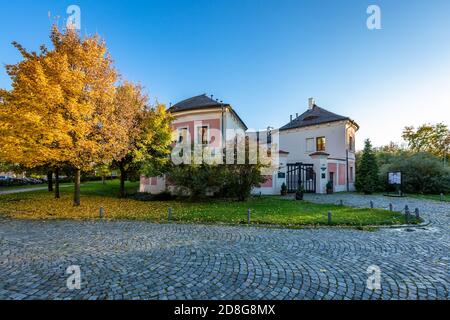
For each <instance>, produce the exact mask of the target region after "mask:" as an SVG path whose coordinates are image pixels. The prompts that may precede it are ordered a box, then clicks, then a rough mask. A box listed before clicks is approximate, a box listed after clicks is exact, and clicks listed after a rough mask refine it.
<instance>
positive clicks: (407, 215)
mask: <svg viewBox="0 0 450 320" xmlns="http://www.w3.org/2000/svg"><path fill="white" fill-rule="evenodd" d="M405 220H406V224H408V223H409V207H408V205H406V206H405Z"/></svg>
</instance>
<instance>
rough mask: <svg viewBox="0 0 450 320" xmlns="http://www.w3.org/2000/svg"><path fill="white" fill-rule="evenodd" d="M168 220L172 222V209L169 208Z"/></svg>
mask: <svg viewBox="0 0 450 320" xmlns="http://www.w3.org/2000/svg"><path fill="white" fill-rule="evenodd" d="M168 219H169V221H170V220H172V208H169V214H168Z"/></svg>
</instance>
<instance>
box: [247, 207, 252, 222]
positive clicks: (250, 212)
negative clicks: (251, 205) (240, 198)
mask: <svg viewBox="0 0 450 320" xmlns="http://www.w3.org/2000/svg"><path fill="white" fill-rule="evenodd" d="M251 214H252V210H250V209H248V210H247V224H250V220H251V219H250V218H251Z"/></svg>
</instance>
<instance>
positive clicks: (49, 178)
mask: <svg viewBox="0 0 450 320" xmlns="http://www.w3.org/2000/svg"><path fill="white" fill-rule="evenodd" d="M47 186H48V192H53V171H51V170H50V171H48V172H47Z"/></svg>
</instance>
